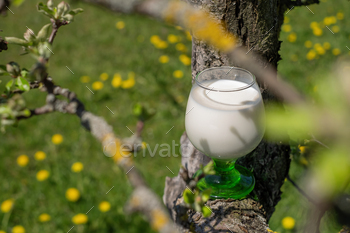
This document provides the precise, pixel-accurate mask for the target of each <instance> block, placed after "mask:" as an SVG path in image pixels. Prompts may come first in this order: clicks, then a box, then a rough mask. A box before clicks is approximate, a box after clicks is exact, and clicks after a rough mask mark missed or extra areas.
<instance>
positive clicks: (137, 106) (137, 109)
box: [133, 103, 142, 116]
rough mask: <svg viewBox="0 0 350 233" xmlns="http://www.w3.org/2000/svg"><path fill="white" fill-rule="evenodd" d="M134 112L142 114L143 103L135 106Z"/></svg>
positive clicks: (138, 114) (137, 114)
mask: <svg viewBox="0 0 350 233" xmlns="http://www.w3.org/2000/svg"><path fill="white" fill-rule="evenodd" d="M133 113H134V115H135V116H140V115H141V114H142V105H141V104H139V103H137V104H135V106H134V108H133Z"/></svg>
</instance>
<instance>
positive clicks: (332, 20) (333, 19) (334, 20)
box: [329, 16, 337, 24]
mask: <svg viewBox="0 0 350 233" xmlns="http://www.w3.org/2000/svg"><path fill="white" fill-rule="evenodd" d="M329 18H330V20H331V22H332V24H335V23H336V22H337V18H336V17H335V16H331V17H329Z"/></svg>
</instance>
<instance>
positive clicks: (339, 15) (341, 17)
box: [337, 12, 344, 20]
mask: <svg viewBox="0 0 350 233" xmlns="http://www.w3.org/2000/svg"><path fill="white" fill-rule="evenodd" d="M337 19H339V20H342V19H344V14H343V13H342V12H338V13H337Z"/></svg>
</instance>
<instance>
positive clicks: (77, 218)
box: [72, 214, 88, 225]
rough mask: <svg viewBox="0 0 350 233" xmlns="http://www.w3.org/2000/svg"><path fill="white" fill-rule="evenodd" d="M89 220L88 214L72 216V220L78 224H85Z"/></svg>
mask: <svg viewBox="0 0 350 233" xmlns="http://www.w3.org/2000/svg"><path fill="white" fill-rule="evenodd" d="M87 221H88V216H87V215H86V214H77V215H75V216H73V218H72V222H73V223H74V224H76V225H80V224H85V223H87Z"/></svg>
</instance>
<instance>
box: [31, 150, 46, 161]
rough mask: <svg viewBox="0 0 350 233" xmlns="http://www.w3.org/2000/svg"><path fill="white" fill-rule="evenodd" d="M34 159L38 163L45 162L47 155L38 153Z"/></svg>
mask: <svg viewBox="0 0 350 233" xmlns="http://www.w3.org/2000/svg"><path fill="white" fill-rule="evenodd" d="M34 158H35V159H36V160H38V161H41V160H44V159H45V158H46V154H45V152H43V151H37V152H35V154H34Z"/></svg>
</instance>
